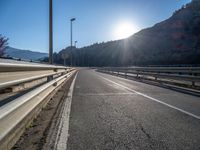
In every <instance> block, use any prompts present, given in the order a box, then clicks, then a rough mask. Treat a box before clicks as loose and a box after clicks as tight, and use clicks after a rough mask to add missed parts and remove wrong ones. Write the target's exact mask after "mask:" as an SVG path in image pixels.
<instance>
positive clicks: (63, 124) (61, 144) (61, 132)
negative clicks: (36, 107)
mask: <svg viewBox="0 0 200 150" xmlns="http://www.w3.org/2000/svg"><path fill="white" fill-rule="evenodd" d="M76 77H77V74H76V76H75V78H74V79H73V82H72V84H71V86H70V88H69V92H68V95H67V98H66V99H65V103H64V106H63V107H64V109H63V111H62V116H61V119H60V124H59V129H58V132H57V137H56V142H55V148H54V149H56V150H66V149H67V140H68V136H69V134H68V131H69V117H70V111H71V103H72V95H73V90H74V85H75V81H76Z"/></svg>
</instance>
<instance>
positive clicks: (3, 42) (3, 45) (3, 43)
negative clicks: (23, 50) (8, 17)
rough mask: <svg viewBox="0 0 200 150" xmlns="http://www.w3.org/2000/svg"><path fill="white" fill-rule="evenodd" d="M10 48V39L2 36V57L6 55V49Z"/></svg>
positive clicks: (0, 54) (0, 55)
mask: <svg viewBox="0 0 200 150" xmlns="http://www.w3.org/2000/svg"><path fill="white" fill-rule="evenodd" d="M7 46H8V38H6V37H4V36H2V35H1V34H0V57H2V56H3V55H4V54H5V49H6V47H7Z"/></svg>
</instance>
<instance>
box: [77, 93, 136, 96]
mask: <svg viewBox="0 0 200 150" xmlns="http://www.w3.org/2000/svg"><path fill="white" fill-rule="evenodd" d="M116 95H136V93H78V94H76V96H116Z"/></svg>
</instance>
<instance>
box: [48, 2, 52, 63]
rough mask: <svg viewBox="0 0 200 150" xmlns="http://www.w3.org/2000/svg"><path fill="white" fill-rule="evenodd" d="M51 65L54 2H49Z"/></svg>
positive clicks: (50, 58)
mask: <svg viewBox="0 0 200 150" xmlns="http://www.w3.org/2000/svg"><path fill="white" fill-rule="evenodd" d="M49 64H53V2H52V0H49Z"/></svg>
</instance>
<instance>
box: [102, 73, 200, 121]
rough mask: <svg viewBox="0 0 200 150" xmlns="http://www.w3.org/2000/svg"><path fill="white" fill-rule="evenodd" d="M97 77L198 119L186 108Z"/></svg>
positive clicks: (198, 117) (199, 117)
mask: <svg viewBox="0 0 200 150" xmlns="http://www.w3.org/2000/svg"><path fill="white" fill-rule="evenodd" d="M99 77H101V78H103V79H104V80H106V81H109V82H111V83H113V84H115V85H118V86H120V87H122V88H124V89H126V90H128V91H131V92H134V93H136V94H138V95H140V96H143V97H145V98H148V99H150V100H152V101H155V102H158V103H160V104H163V105H165V106H168V107H170V108H173V109H175V110H178V111H180V112H182V113H184V114H187V115H189V116H191V117H194V118H196V119H200V116H197V115H195V114H193V113H190V112H188V111H186V110H183V109H181V108H178V107H176V106H173V105H170V104H167V103H165V102H163V101H161V100H158V99H156V98H153V97H151V96H148V95H146V94H143V93H140V92H138V91H135V90H133V89H131V88H129V87H126V86H124V85H122V84H119V83H116V82H114V81H112V80H109V79H107V78H104V77H102V76H99Z"/></svg>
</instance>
